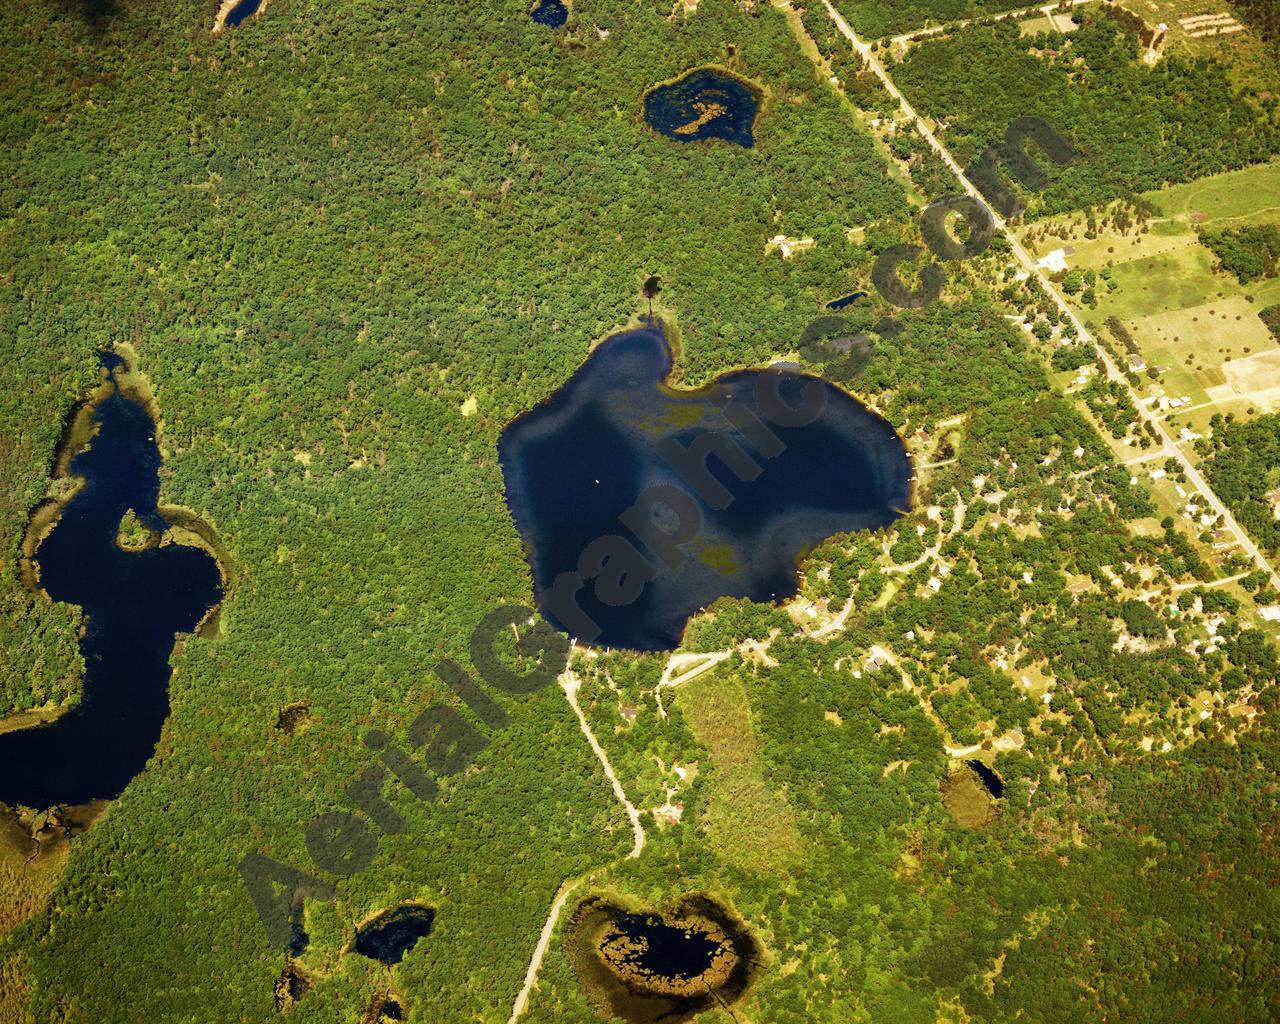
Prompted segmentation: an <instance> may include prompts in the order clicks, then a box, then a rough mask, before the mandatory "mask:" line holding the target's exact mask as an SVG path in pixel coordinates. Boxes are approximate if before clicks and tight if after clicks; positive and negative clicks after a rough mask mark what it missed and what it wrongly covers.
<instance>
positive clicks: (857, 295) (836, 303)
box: [827, 292, 867, 309]
mask: <svg viewBox="0 0 1280 1024" xmlns="http://www.w3.org/2000/svg"><path fill="white" fill-rule="evenodd" d="M866 294H867V293H866V292H853V293H852V294H850V295H842V296H841V297H840V298H838V299H832V300H831V301H830V302H828V303H827V309H844V308H845V307H846V306H852V305H853V304H854V303H855V302H857V301H858V300H859V299H861V298H863V297H864V296H865V295H866Z"/></svg>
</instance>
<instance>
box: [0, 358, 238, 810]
mask: <svg viewBox="0 0 1280 1024" xmlns="http://www.w3.org/2000/svg"><path fill="white" fill-rule="evenodd" d="M102 362H103V366H104V367H105V368H106V370H107V374H108V377H107V383H106V386H105V388H104V392H105V393H104V394H103V396H102V397H101V399H100V400H99V401H98V402H97V404H96V407H95V408H94V409H93V412H92V418H93V423H94V425H95V426H96V433H94V434H93V436H92V439H91V441H90V442H89V446H88V447H87V448H86V449H84V450H82V451H80V452H79V453H78V454H76V455H75V456H74V457H73V458H72V459H71V460H70V463H69V473H70V475H71V476H74V477H79V478H81V481H82V482H81V484H80V487H79V490H78V491H76V492H75V494H74V496H73V497H72V498H71V499H70V500H69V501H68V502H67V503H66V505H65V506H64V507H63V508H62V509H61V514H60V515H59V516H58V517H57V519H56V521H55V522H54V525H53V527H52V529H51V530H50V532H49V533H48V535H47V536H46V537H44V539H43V540H42V541H41V542H40V543H39V546H38V547H37V548H36V550H35V554H34V557H33V559H32V562H33V563H34V565H35V567H36V568H37V569H38V573H39V577H38V578H39V584H40V586H41V587H42V588H43V589H44V590H45V592H46V593H47V594H48V595H49V597H50V598H52V599H53V600H54V601H65V602H67V603H69V604H76V605H79V606H80V607H81V608H82V609H83V612H84V617H85V628H84V633H83V635H82V637H81V639H80V653H81V654H82V655H83V657H84V663H85V671H84V680H83V693H82V696H81V699H80V703H79V704H77V705H76V706H75V707H74V708H72V709H71V710H70V711H68V712H66V713H65V714H63V715H62V716H61V717H60V718H57V719H55V720H54V721H52V722H49V723H47V724H43V725H37V726H34V727H32V728H28V729H20V730H17V731H14V732H7V733H4V734H0V803H5V804H8V805H9V806H11V807H15V806H26V807H33V808H48V807H53V806H55V805H59V804H73V805H74V804H85V803H88V802H89V801H92V800H103V799H111V798H114V797H117V796H119V795H120V794H121V793H122V792H123V791H124V788H125V786H127V785H128V784H129V782H130V780H131V779H133V778H134V776H136V775H137V774H138V773H139V772H140V771H142V769H143V768H144V767H146V764H147V760H148V759H149V758H150V757H151V756H152V754H153V753H154V752H155V749H156V744H157V743H158V741H159V739H160V732H161V729H162V728H163V726H164V723H165V719H166V718H167V717H168V715H169V656H170V654H171V653H172V652H173V648H174V643H175V639H176V637H177V635H178V634H181V633H189V632H191V631H192V630H194V629H195V628H196V626H197V625H198V624H199V623H200V621H201V620H202V619H203V618H204V617H205V616H206V615H207V614H208V613H209V611H210V610H211V609H212V608H213V607H214V606H215V605H217V604H218V603H219V602H220V601H221V600H222V576H221V573H220V571H219V569H218V564H217V562H216V561H215V560H214V558H213V556H212V555H210V554H209V553H208V552H207V551H205V550H203V549H202V548H198V547H194V546H186V545H183V544H179V543H168V542H167V541H168V539H169V538H170V536H171V535H170V534H169V533H168V531H169V530H170V527H171V525H172V524H171V523H170V522H169V521H167V520H166V519H165V517H164V516H163V515H161V513H160V511H159V510H158V509H157V507H156V501H157V499H158V497H159V492H160V481H159V475H158V474H159V469H160V450H159V448H158V446H157V444H156V438H155V430H156V427H155V423H154V422H153V420H152V418H151V415H150V414H149V413H148V412H147V409H146V408H145V407H144V405H143V404H142V402H141V401H138V400H135V399H134V398H133V397H130V396H128V395H126V394H125V393H124V392H123V391H122V389H121V386H120V383H119V381H118V379H117V376H118V374H119V373H120V372H121V371H122V370H123V368H124V364H123V360H121V359H120V357H119V356H116V355H114V354H111V353H104V354H103V356H102ZM126 517H128V521H129V522H131V523H132V524H133V534H134V536H135V539H137V538H141V541H140V543H138V544H137V545H135V544H132V543H128V544H126V543H125V541H124V539H123V534H122V523H124V522H125V521H126ZM162 535H163V536H165V537H166V542H164V543H158V541H159V538H160V537H161V536H162ZM122 544H123V545H124V546H122Z"/></svg>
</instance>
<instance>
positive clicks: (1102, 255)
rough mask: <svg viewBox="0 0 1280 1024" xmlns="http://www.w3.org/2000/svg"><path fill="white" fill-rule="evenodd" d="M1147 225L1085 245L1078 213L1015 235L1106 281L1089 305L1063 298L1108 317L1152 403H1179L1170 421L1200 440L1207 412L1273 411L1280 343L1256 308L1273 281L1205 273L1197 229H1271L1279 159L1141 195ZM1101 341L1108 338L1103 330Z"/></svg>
mask: <svg viewBox="0 0 1280 1024" xmlns="http://www.w3.org/2000/svg"><path fill="white" fill-rule="evenodd" d="M1141 199H1142V200H1143V201H1144V202H1146V203H1148V204H1150V209H1151V210H1152V211H1153V213H1152V215H1151V219H1150V220H1148V221H1147V222H1146V223H1145V224H1142V225H1140V226H1130V227H1127V228H1126V229H1124V230H1118V229H1117V228H1116V227H1115V224H1114V221H1112V222H1111V223H1106V222H1105V219H1104V222H1103V226H1101V227H1100V228H1099V229H1098V230H1097V231H1096V232H1093V233H1094V234H1095V237H1093V238H1089V237H1087V234H1088V232H1087V230H1086V228H1087V224H1086V220H1087V218H1086V216H1085V215H1084V214H1082V213H1074V214H1066V215H1062V216H1058V217H1053V218H1049V219H1047V220H1045V221H1042V222H1039V223H1037V224H1035V225H1032V226H1030V227H1027V228H1024V229H1023V231H1022V232H1021V234H1022V238H1023V240H1024V242H1026V243H1027V244H1028V246H1029V248H1030V250H1031V251H1032V252H1033V254H1034V255H1036V256H1037V257H1043V256H1045V255H1047V254H1048V253H1050V252H1051V251H1053V250H1055V249H1064V251H1065V250H1066V249H1070V254H1069V255H1067V256H1066V257H1065V259H1066V262H1067V265H1068V267H1069V268H1070V269H1072V270H1086V271H1087V270H1093V271H1095V272H1096V273H1098V274H1102V273H1103V272H1104V271H1105V272H1107V273H1109V275H1110V279H1111V282H1112V283H1113V284H1114V285H1115V288H1114V289H1110V288H1109V287H1107V286H1106V285H1105V284H1103V285H1102V286H1100V287H1098V288H1097V289H1096V292H1097V304H1096V306H1092V307H1090V306H1087V305H1085V304H1084V303H1082V302H1080V301H1079V300H1080V298H1081V295H1079V294H1077V295H1076V296H1074V297H1073V300H1074V301H1075V302H1076V305H1077V308H1078V309H1079V311H1080V313H1081V315H1082V316H1083V317H1085V318H1086V319H1087V320H1089V321H1092V322H1093V323H1094V324H1095V325H1099V326H1101V325H1103V324H1104V323H1105V322H1106V321H1107V320H1108V319H1110V318H1112V317H1114V318H1116V319H1118V320H1119V321H1120V322H1121V323H1122V324H1123V325H1124V326H1125V327H1126V328H1127V330H1128V331H1129V332H1130V334H1131V335H1132V337H1133V339H1134V341H1135V342H1136V343H1137V344H1138V346H1139V347H1140V349H1141V351H1142V355H1143V358H1144V360H1145V361H1146V363H1147V365H1148V366H1152V367H1158V368H1159V369H1160V370H1161V379H1160V382H1159V384H1158V385H1150V386H1148V393H1150V394H1154V395H1155V396H1156V400H1159V398H1160V397H1161V396H1163V397H1166V398H1169V399H1175V400H1179V401H1180V402H1184V403H1185V408H1183V409H1180V410H1179V422H1184V417H1187V418H1186V419H1185V422H1186V423H1187V425H1188V426H1190V427H1191V429H1193V430H1195V431H1197V432H1202V431H1203V430H1205V429H1207V426H1208V422H1209V420H1210V419H1211V418H1212V417H1213V415H1214V414H1215V413H1222V414H1224V415H1225V414H1226V413H1234V414H1236V415H1237V416H1252V415H1256V414H1260V413H1268V412H1274V411H1276V410H1277V409H1280V377H1277V376H1276V374H1277V370H1278V369H1280V360H1278V357H1277V355H1276V354H1277V353H1280V346H1277V344H1276V341H1275V339H1274V338H1273V337H1272V335H1271V332H1270V331H1269V330H1268V329H1267V327H1266V325H1265V324H1264V323H1263V322H1262V320H1261V319H1260V317H1259V315H1258V314H1259V311H1260V310H1262V309H1265V308H1266V307H1267V306H1269V305H1271V304H1273V303H1275V302H1280V278H1266V277H1264V278H1260V279H1258V280H1256V281H1253V282H1251V283H1249V284H1241V283H1240V282H1239V281H1237V280H1236V278H1235V277H1234V276H1233V275H1231V274H1230V273H1228V272H1226V271H1223V270H1221V269H1215V264H1216V258H1215V256H1214V254H1213V253H1212V252H1211V251H1210V250H1209V249H1208V248H1207V247H1206V246H1204V245H1203V244H1202V243H1201V241H1200V236H1199V234H1198V233H1197V230H1196V229H1197V228H1200V229H1221V228H1224V227H1236V226H1242V225H1259V224H1280V161H1272V162H1269V163H1265V164H1258V165H1255V166H1252V167H1247V168H1244V169H1242V170H1239V171H1233V172H1230V173H1227V174H1221V175H1214V176H1212V177H1209V178H1205V179H1201V180H1200V181H1195V182H1190V183H1187V184H1183V185H1177V186H1172V187H1169V188H1166V189H1160V190H1157V191H1153V192H1148V193H1145V194H1144V195H1143V196H1142V197H1141ZM1106 333H1108V334H1109V332H1106Z"/></svg>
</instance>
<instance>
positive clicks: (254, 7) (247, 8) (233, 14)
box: [225, 0, 262, 28]
mask: <svg viewBox="0 0 1280 1024" xmlns="http://www.w3.org/2000/svg"><path fill="white" fill-rule="evenodd" d="M261 4H262V0H240V2H239V3H238V4H236V5H235V6H234V7H233V8H231V10H230V11H229V12H228V13H227V18H226V22H225V24H227V25H230V26H231V27H232V28H234V27H235V26H236V25H239V24H240V22H242V21H244V20H245V18H250V17H252V16H253V15H254V14H256V13H257V12H258V8H259V7H260V6H261Z"/></svg>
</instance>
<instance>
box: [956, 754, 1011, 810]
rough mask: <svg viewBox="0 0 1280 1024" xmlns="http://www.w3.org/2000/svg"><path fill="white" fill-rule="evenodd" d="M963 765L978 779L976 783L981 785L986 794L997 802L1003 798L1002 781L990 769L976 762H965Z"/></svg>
mask: <svg viewBox="0 0 1280 1024" xmlns="http://www.w3.org/2000/svg"><path fill="white" fill-rule="evenodd" d="M965 764H967V765H968V766H969V769H970V770H971V771H972V772H973V774H974V775H976V776H977V777H978V781H979V782H981V783H982V785H983V788H985V789H986V791H987V792H988V793H990V794H991V795H992V796H993V797H995V798H996V799H997V800H999V799H1000V798H1001V797H1002V796H1004V780H1003V779H1002V778H1000V776H999V775H997V774H996V773H995V772H994V771H993V770H992V769H990V768H988V767H987V766H986V765H985V764H983V763H982V762H981V761H978V760H973V761H966V762H965Z"/></svg>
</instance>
